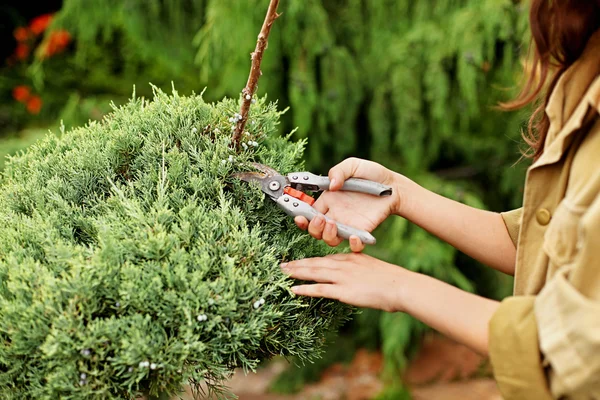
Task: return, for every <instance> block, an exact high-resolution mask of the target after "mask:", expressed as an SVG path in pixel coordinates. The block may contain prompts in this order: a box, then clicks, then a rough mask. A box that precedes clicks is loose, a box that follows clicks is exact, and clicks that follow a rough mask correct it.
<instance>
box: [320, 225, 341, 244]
mask: <svg viewBox="0 0 600 400" xmlns="http://www.w3.org/2000/svg"><path fill="white" fill-rule="evenodd" d="M323 241H324V242H325V243H327V244H328V245H330V246H332V247H335V246H337V245H339V244H340V243H342V239H341V238H339V237H338V235H337V225H336V223H335V221H333V220H329V221H327V222H326V223H325V229H324V230H323Z"/></svg>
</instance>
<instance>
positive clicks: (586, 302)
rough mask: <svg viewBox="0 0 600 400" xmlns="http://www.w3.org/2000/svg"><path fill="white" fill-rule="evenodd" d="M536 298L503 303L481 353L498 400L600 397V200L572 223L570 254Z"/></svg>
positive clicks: (494, 317) (507, 300)
mask: <svg viewBox="0 0 600 400" xmlns="http://www.w3.org/2000/svg"><path fill="white" fill-rule="evenodd" d="M557 267H558V271H557V273H556V274H555V275H554V276H553V277H552V278H551V279H550V280H549V281H548V282H547V284H546V286H544V288H543V289H542V290H541V291H540V293H539V294H538V295H537V296H514V297H509V298H507V299H505V300H504V301H503V302H502V303H501V305H500V307H499V308H498V310H497V312H496V313H495V314H494V315H493V317H492V319H491V321H490V326H489V330H490V334H489V351H490V360H491V363H492V367H493V369H494V375H495V377H496V380H497V382H498V386H499V388H500V391H501V392H502V394H503V396H504V399H505V400H525V399H528V400H538V399H539V400H548V399H559V398H568V399H574V400H579V399H586V400H587V399H600V199H597V200H595V201H594V203H593V204H592V205H591V206H590V208H589V209H588V210H587V211H586V212H585V213H584V214H583V216H582V217H581V220H580V221H579V223H578V234H577V254H576V255H575V256H574V258H573V259H572V260H570V261H569V262H566V263H565V264H564V265H558V266H557Z"/></svg>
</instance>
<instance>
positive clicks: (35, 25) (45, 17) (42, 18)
mask: <svg viewBox="0 0 600 400" xmlns="http://www.w3.org/2000/svg"><path fill="white" fill-rule="evenodd" d="M51 21H52V14H42V15H39V16H37V17H35V18H34V19H32V20H31V22H30V23H29V29H31V32H33V33H34V34H35V35H39V34H40V33H42V32H44V31H45V30H46V28H47V27H48V25H49V24H50V22H51Z"/></svg>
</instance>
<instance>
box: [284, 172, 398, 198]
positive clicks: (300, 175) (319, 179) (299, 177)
mask: <svg viewBox="0 0 600 400" xmlns="http://www.w3.org/2000/svg"><path fill="white" fill-rule="evenodd" d="M287 177H288V179H289V181H290V183H294V184H298V185H302V186H303V188H304V189H306V190H311V191H322V190H329V185H330V184H331V181H330V180H329V177H327V176H322V175H315V174H312V173H310V172H292V173H291V174H288V176H287ZM341 190H345V191H348V192H360V193H367V194H372V195H374V196H390V195H391V194H392V188H391V187H389V186H385V185H382V184H381V183H379V182H374V181H370V180H368V179H360V178H350V179H348V180H346V181H345V182H344V186H342V189H341Z"/></svg>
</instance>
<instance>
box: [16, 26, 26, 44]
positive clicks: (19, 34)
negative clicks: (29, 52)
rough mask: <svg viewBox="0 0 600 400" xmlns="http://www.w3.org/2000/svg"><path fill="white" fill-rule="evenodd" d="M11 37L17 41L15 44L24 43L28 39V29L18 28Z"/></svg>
mask: <svg viewBox="0 0 600 400" xmlns="http://www.w3.org/2000/svg"><path fill="white" fill-rule="evenodd" d="M13 36H14V37H15V39H17V42H24V41H26V40H27V39H29V29H27V28H26V27H24V26H19V27H17V28H16V29H15V31H14V32H13Z"/></svg>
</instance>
